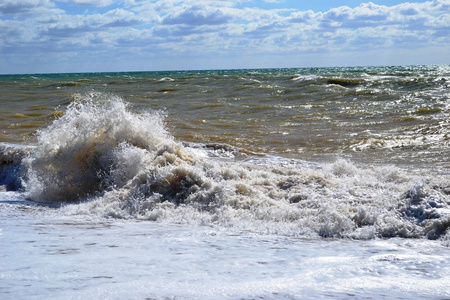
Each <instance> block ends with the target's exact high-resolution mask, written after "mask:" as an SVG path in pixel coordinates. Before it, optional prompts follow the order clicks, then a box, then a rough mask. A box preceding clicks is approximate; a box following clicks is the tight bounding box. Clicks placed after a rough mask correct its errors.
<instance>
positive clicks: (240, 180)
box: [27, 95, 450, 239]
mask: <svg viewBox="0 0 450 300" xmlns="http://www.w3.org/2000/svg"><path fill="white" fill-rule="evenodd" d="M87 98H88V99H85V100H84V101H82V102H75V103H73V104H71V105H70V106H69V108H68V110H67V112H66V114H65V115H64V116H63V117H62V118H61V119H59V120H57V121H55V122H54V123H53V124H52V125H51V126H50V127H49V128H47V129H45V130H43V131H41V132H40V133H39V142H38V145H37V147H36V149H35V151H34V152H33V154H32V155H31V156H30V157H29V158H28V159H27V165H28V168H29V172H28V176H29V181H28V184H27V191H28V193H29V197H31V198H32V199H35V200H38V201H50V202H52V201H79V200H82V203H80V204H71V205H68V206H65V207H64V208H63V209H62V210H63V211H64V212H65V213H69V214H94V215H99V216H106V217H115V218H125V219H129V218H136V219H144V220H158V221H168V222H175V223H188V224H196V225H197V224H200V225H208V226H219V227H227V228H233V229H236V230H245V231H252V232H259V233H268V234H281V235H288V236H313V237H314V236H315V237H318V236H322V237H351V238H360V239H370V238H374V237H393V236H400V237H423V236H426V237H429V238H432V239H436V238H439V237H441V236H443V235H445V233H446V231H447V229H448V227H449V224H450V217H449V216H448V215H445V214H441V213H439V211H438V209H441V210H442V209H448V208H449V203H450V197H449V194H448V193H447V192H446V191H447V190H448V188H449V187H448V182H449V181H448V177H445V176H435V177H431V176H430V177H429V178H428V177H421V176H419V175H415V174H410V173H406V172H403V171H401V170H399V169H396V168H393V167H382V168H375V167H374V168H367V167H366V168H362V167H359V166H357V165H354V164H353V163H351V162H349V161H346V160H342V159H340V160H337V161H336V162H334V163H331V164H325V165H317V164H316V165H311V164H306V163H304V162H301V161H295V160H286V159H282V158H271V157H259V158H258V157H252V156H251V155H249V156H248V158H247V159H244V160H242V159H234V158H233V157H234V156H233V155H231V156H230V155H227V154H226V153H225V154H221V153H220V151H213V152H211V151H209V152H208V151H207V150H205V149H195V148H191V147H189V146H184V145H182V144H181V143H178V142H176V141H175V140H174V139H173V137H172V136H170V134H169V133H168V132H167V131H166V130H165V129H164V126H163V123H162V118H161V116H160V115H159V114H156V113H145V114H134V113H131V112H130V111H129V110H128V108H127V105H126V104H125V103H124V102H123V101H122V100H121V99H120V98H118V97H111V96H106V95H91V96H89V97H87ZM216 148H217V147H216ZM221 150H222V151H224V152H228V151H227V147H222V148H221ZM230 151H234V150H233V149H232V150H230ZM208 153H209V154H211V153H214V155H208ZM419 183H420V186H419V185H418V184H419Z"/></svg>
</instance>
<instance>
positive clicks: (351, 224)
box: [0, 65, 450, 300]
mask: <svg viewBox="0 0 450 300" xmlns="http://www.w3.org/2000/svg"><path fill="white" fill-rule="evenodd" d="M0 163H1V164H0V298H1V299H155V300H156V299H161V300H162V299H411V298H413V299H450V229H449V228H450V66H449V65H439V66H434V65H433V66H431V65H426V66H387V67H348V68H343V67H339V68H337V67H336V68H291V69H252V70H250V69H246V70H204V71H167V72H120V73H76V74H75V73H74V74H22V75H1V76H0Z"/></svg>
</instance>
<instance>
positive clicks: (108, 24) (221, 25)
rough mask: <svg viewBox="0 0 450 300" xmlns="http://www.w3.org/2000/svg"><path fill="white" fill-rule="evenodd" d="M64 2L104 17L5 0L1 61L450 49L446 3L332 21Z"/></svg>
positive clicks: (165, 4) (202, 8)
mask: <svg viewBox="0 0 450 300" xmlns="http://www.w3.org/2000/svg"><path fill="white" fill-rule="evenodd" d="M65 2H67V3H70V4H77V5H88V6H95V7H99V8H98V11H97V10H94V11H92V12H91V10H90V9H89V10H85V11H84V12H83V13H74V12H72V11H64V10H63V9H62V8H63V7H64V8H65V9H70V8H67V7H66V6H67V5H66V6H61V5H60V6H58V4H59V3H60V2H53V1H50V0H3V1H2V2H1V3H0V51H1V52H2V53H3V54H4V55H7V56H8V57H9V58H8V60H9V61H14V60H15V61H17V62H20V61H23V62H26V61H27V59H29V58H30V57H32V56H33V55H34V56H37V55H38V54H39V51H41V55H47V56H52V55H54V57H55V59H59V60H64V57H66V59H67V60H70V59H73V56H74V55H75V56H76V55H79V56H82V57H85V58H86V59H87V58H88V57H89V54H90V55H91V56H94V55H93V54H95V53H102V57H108V55H112V53H116V56H117V53H120V54H121V55H123V57H124V58H125V57H126V58H130V59H133V57H136V56H137V57H145V56H146V54H147V55H159V54H160V55H166V56H167V55H170V57H171V59H174V58H175V57H176V56H177V53H178V54H179V55H180V57H182V56H183V55H185V54H186V53H197V54H198V55H199V56H201V55H202V53H203V55H205V56H208V55H211V54H213V53H215V54H216V55H215V57H214V58H215V59H216V60H217V59H220V58H221V57H223V59H224V61H226V60H228V59H231V57H235V59H238V57H239V55H240V54H243V53H244V54H247V55H249V56H251V57H252V58H253V59H256V58H257V57H268V56H269V55H272V54H278V55H282V56H283V57H285V58H286V60H288V57H289V55H294V54H295V55H297V54H298V53H303V54H304V55H306V54H311V53H315V54H317V53H329V54H334V53H337V52H340V53H343V52H354V53H364V52H368V51H372V52H371V53H373V51H375V50H376V49H379V51H391V49H397V48H403V49H408V48H409V49H417V51H419V49H427V48H430V49H431V48H433V49H437V48H439V47H440V48H442V47H444V48H445V47H447V49H448V47H449V45H450V38H449V37H450V14H449V10H450V0H433V1H428V2H424V3H403V4H400V5H395V6H383V5H376V4H373V3H364V4H361V5H360V6H358V7H355V8H350V7H346V6H341V7H336V8H333V9H330V10H329V11H326V12H314V11H312V10H308V11H298V10H294V9H278V10H274V9H272V10H268V9H262V8H257V7H250V6H246V3H247V2H248V3H251V1H250V2H249V1H239V0H235V1H231V0H230V1H210V0H197V1H194V0H167V1H152V2H149V1H142V0H124V1H120V2H117V1H112V0H111V1H110V0H67V1H65ZM117 3H119V4H120V5H118V4H117ZM100 7H102V8H100ZM119 50H120V51H119ZM107 51H110V52H107ZM421 51H422V52H423V51H424V50H421ZM28 52H29V53H28ZM27 53H28V54H27ZM30 53H31V54H30ZM65 53H66V54H69V53H70V55H66V56H65V55H64V54H65ZM77 53H78V54H77ZM108 53H109V54H108ZM133 53H134V54H136V53H138V54H139V55H134V54H133ZM380 53H381V52H380ZM295 55H294V56H295ZM294 56H293V57H294ZM295 57H296V56H295ZM96 59H97V60H98V59H99V58H96ZM8 60H6V59H3V61H8ZM204 60H206V59H204ZM174 61H182V59H181V58H180V59H179V60H174ZM443 61H445V59H443ZM96 63H100V62H99V61H97V62H96ZM368 63H370V61H368ZM136 65H139V63H136ZM205 67H207V66H205ZM211 67H214V66H211ZM147 68H149V69H151V68H152V65H151V64H147ZM3 69H4V67H3V66H2V65H0V70H3ZM92 71H95V70H92Z"/></svg>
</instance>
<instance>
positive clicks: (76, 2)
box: [60, 0, 114, 7]
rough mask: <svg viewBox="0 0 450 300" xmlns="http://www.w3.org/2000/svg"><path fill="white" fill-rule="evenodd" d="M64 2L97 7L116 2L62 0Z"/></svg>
mask: <svg viewBox="0 0 450 300" xmlns="http://www.w3.org/2000/svg"><path fill="white" fill-rule="evenodd" d="M60 1H62V2H68V3H72V4H75V5H89V6H96V7H104V6H110V5H112V4H114V0H60Z"/></svg>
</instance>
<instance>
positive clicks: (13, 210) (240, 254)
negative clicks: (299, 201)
mask: <svg viewBox="0 0 450 300" xmlns="http://www.w3.org/2000/svg"><path fill="white" fill-rule="evenodd" d="M19 202H20V200H19ZM1 206H2V210H1V214H2V215H1V221H0V225H1V227H2V229H3V232H2V236H1V241H2V245H3V246H2V252H1V255H2V261H3V263H2V270H1V272H0V276H1V278H2V280H1V282H0V293H1V294H2V298H3V299H18V298H26V299H42V297H43V296H45V298H47V299H82V298H86V297H89V298H96V299H111V298H112V299H123V298H127V299H218V298H220V299H305V298H306V299H309V298H324V299H327V298H330V299H331V298H332V299H352V298H355V299H381V298H389V299H393V298H395V299H410V298H411V297H414V298H416V297H420V298H421V299H444V298H446V297H449V296H450V293H449V291H448V282H449V280H450V268H449V265H450V264H449V262H450V250H449V248H448V247H445V246H443V245H440V244H439V243H436V242H433V241H427V240H409V239H407V240H405V239H387V240H386V239H377V240H371V241H351V240H335V239H330V240H328V239H326V240H317V239H301V238H288V237H283V236H274V235H258V234H256V235H255V234H252V233H248V232H239V231H226V230H218V229H217V228H214V229H213V228H208V227H203V226H201V227H198V226H185V225H176V224H170V223H169V224H167V223H164V222H163V223H159V222H158V223H155V222H148V221H143V222H135V221H133V222H129V221H118V220H98V219H92V218H90V217H87V216H84V217H83V216H81V217H73V216H70V217H68V216H61V215H60V214H59V213H58V212H56V211H50V212H49V211H47V210H43V209H42V208H40V207H35V206H31V207H30V206H29V205H27V204H25V203H7V201H2V202H1ZM5 245H6V246H5Z"/></svg>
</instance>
